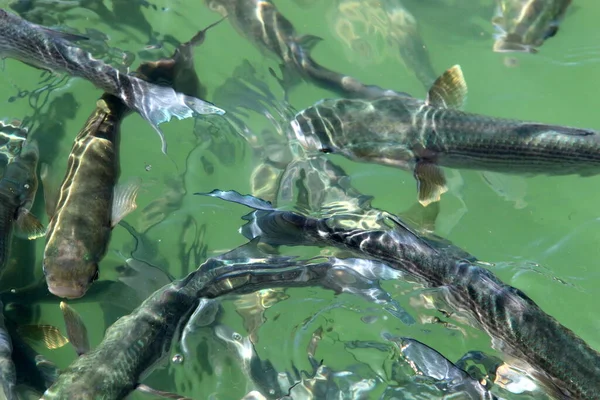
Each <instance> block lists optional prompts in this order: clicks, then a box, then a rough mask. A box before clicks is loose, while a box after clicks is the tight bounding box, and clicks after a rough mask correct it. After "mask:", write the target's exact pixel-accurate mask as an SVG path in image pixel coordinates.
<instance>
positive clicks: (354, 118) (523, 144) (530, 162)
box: [291, 66, 600, 205]
mask: <svg viewBox="0 0 600 400" xmlns="http://www.w3.org/2000/svg"><path fill="white" fill-rule="evenodd" d="M466 93H467V86H466V83H465V81H464V77H463V74H462V71H461V69H460V67H459V66H454V67H452V68H451V69H449V70H447V71H446V72H445V73H444V74H443V75H442V76H441V77H439V78H438V79H437V81H436V82H435V83H434V85H433V86H432V88H431V89H430V90H429V93H428V95H427V99H426V100H424V101H423V100H420V99H416V98H413V97H389V96H388V97H381V98H379V99H374V100H349V99H339V100H322V101H320V102H318V103H317V104H315V105H314V106H312V107H309V108H307V109H305V110H303V111H301V112H299V113H298V114H297V115H296V117H295V118H294V120H293V121H292V123H291V124H292V127H293V130H294V132H295V135H296V137H297V138H298V140H299V141H300V142H301V143H302V145H303V146H304V147H305V148H307V149H310V150H318V151H321V152H325V153H338V154H342V155H344V156H346V157H348V158H350V159H353V160H358V161H365V162H373V163H377V164H384V165H390V166H395V167H399V168H402V169H405V170H408V171H413V172H414V176H415V179H416V180H417V186H418V191H419V201H420V202H421V204H423V205H428V204H430V203H432V202H435V201H438V200H439V199H440V196H441V195H442V194H443V193H444V192H446V191H447V190H448V189H447V187H446V180H445V178H444V174H443V172H442V170H441V168H440V166H445V167H450V168H467V169H479V170H486V171H495V172H504V173H525V174H528V173H537V174H550V175H568V174H579V175H582V176H589V175H593V174H597V173H598V172H600V133H599V132H597V131H594V130H590V129H578V128H571V127H565V126H559V125H549V124H543V123H539V122H525V121H517V120H508V119H501V118H494V117H488V116H483V115H477V114H471V113H466V112H463V111H460V110H459V108H460V107H461V106H462V104H463V102H464V100H465V98H466Z"/></svg>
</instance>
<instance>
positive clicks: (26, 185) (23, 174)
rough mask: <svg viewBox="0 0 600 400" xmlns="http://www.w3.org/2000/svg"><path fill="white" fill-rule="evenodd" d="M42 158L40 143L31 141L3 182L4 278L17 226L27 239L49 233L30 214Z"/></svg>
mask: <svg viewBox="0 0 600 400" xmlns="http://www.w3.org/2000/svg"><path fill="white" fill-rule="evenodd" d="M38 158H39V151H38V147H37V143H36V142H35V141H27V142H26V143H25V145H24V146H23V149H22V150H21V154H19V156H17V157H16V158H15V160H14V161H13V162H11V163H10V164H8V166H7V167H6V171H5V172H4V176H3V177H2V179H0V275H1V274H2V272H3V270H4V267H5V266H6V262H7V260H8V255H9V251H10V245H11V243H12V236H13V227H14V226H16V228H17V231H16V233H17V234H18V235H19V236H23V237H25V238H27V239H36V238H39V237H41V236H43V235H44V233H45V230H44V227H43V226H42V224H41V223H40V221H39V220H38V219H37V218H36V217H35V216H34V215H33V214H31V212H30V210H31V207H32V206H33V201H34V199H35V194H36V192H37V186H38V179H37V175H36V169H37V163H38Z"/></svg>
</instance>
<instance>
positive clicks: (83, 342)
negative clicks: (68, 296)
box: [60, 301, 90, 356]
mask: <svg viewBox="0 0 600 400" xmlns="http://www.w3.org/2000/svg"><path fill="white" fill-rule="evenodd" d="M60 310H61V311H62V314H63V318H64V320H65V326H66V327H67V336H68V337H69V340H70V341H71V344H72V345H73V347H74V348H75V351H76V352H77V355H79V356H80V355H82V354H85V353H87V352H88V351H89V350H90V342H89V340H88V333H87V328H86V327H85V324H84V323H83V320H82V319H81V316H80V315H79V313H78V312H77V311H75V310H74V309H73V308H71V307H70V306H69V305H68V304H67V303H65V302H64V301H61V302H60Z"/></svg>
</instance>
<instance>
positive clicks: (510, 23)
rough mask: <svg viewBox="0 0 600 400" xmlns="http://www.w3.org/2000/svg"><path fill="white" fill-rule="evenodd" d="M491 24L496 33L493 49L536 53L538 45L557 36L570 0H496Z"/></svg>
mask: <svg viewBox="0 0 600 400" xmlns="http://www.w3.org/2000/svg"><path fill="white" fill-rule="evenodd" d="M496 1H497V3H498V9H497V12H496V16H495V17H494V18H493V19H492V23H493V24H494V25H495V26H496V28H497V29H498V31H499V34H498V35H496V41H495V43H494V51H496V52H501V53H502V52H512V51H515V52H529V53H537V51H538V50H537V47H539V46H541V45H542V44H544V41H545V40H546V39H549V38H551V37H553V36H554V35H556V33H557V32H558V25H559V23H560V21H561V20H562V19H563V17H564V15H565V13H566V12H567V8H568V7H569V5H570V4H571V1H572V0H496Z"/></svg>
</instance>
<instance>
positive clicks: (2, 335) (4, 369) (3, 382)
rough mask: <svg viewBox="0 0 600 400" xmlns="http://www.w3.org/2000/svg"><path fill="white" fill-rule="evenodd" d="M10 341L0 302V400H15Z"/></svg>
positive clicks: (14, 373) (14, 377) (13, 365)
mask: <svg viewBox="0 0 600 400" xmlns="http://www.w3.org/2000/svg"><path fill="white" fill-rule="evenodd" d="M12 352H13V346H12V340H11V338H10V334H9V333H8V330H7V329H6V324H5V323H4V304H3V303H2V301H0V399H4V400H17V398H18V397H17V393H16V385H17V372H16V369H15V364H14V363H13V360H12Z"/></svg>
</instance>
